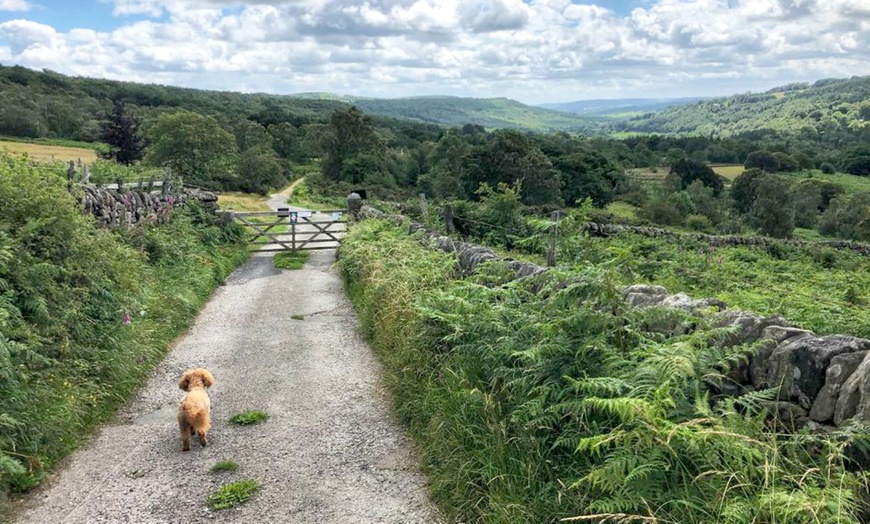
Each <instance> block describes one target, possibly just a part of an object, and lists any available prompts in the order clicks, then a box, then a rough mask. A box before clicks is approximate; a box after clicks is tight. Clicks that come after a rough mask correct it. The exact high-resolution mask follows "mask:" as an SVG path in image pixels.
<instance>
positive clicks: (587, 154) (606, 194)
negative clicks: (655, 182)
mask: <svg viewBox="0 0 870 524" xmlns="http://www.w3.org/2000/svg"><path fill="white" fill-rule="evenodd" d="M555 165H556V168H557V169H558V170H559V172H560V173H561V178H562V199H563V200H564V201H565V203H566V204H567V205H569V206H570V205H573V204H574V203H576V202H579V201H583V200H585V199H587V198H591V199H592V203H593V204H594V205H596V206H599V207H604V206H606V205H607V204H609V203H610V202H612V201H613V197H614V195H615V194H616V189H617V186H618V184H619V182H621V181H622V180H623V179H624V178H625V177H624V175H623V173H622V171H621V170H620V169H619V166H617V165H616V164H614V163H613V162H611V161H610V160H609V159H608V158H607V157H605V156H604V155H602V154H601V153H599V152H597V151H581V152H577V153H573V154H570V155H567V156H564V157H561V158H559V159H557V160H556V162H555Z"/></svg>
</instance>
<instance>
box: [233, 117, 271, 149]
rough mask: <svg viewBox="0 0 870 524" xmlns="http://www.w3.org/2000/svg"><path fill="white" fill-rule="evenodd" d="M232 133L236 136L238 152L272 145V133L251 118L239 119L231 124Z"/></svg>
mask: <svg viewBox="0 0 870 524" xmlns="http://www.w3.org/2000/svg"><path fill="white" fill-rule="evenodd" d="M233 134H234V135H235V136H236V147H238V149H239V152H244V151H247V150H248V149H251V148H262V147H272V142H273V140H272V135H270V134H269V133H267V132H266V128H265V127H263V126H261V125H260V124H258V123H257V122H254V121H253V120H239V121H238V122H236V123H235V125H233Z"/></svg>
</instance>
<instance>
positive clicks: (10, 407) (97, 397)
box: [0, 155, 247, 493]
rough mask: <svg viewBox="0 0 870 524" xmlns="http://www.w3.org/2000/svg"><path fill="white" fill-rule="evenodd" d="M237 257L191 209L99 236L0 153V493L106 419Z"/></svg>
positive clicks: (222, 234) (46, 176)
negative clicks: (156, 222)
mask: <svg viewBox="0 0 870 524" xmlns="http://www.w3.org/2000/svg"><path fill="white" fill-rule="evenodd" d="M246 257H247V253H246V248H245V246H244V245H243V244H242V243H240V236H239V235H238V233H237V232H236V231H235V230H234V229H233V228H222V227H219V226H218V225H217V224H216V222H215V221H214V220H213V218H212V215H211V214H210V213H208V212H207V211H205V210H203V209H202V208H201V207H199V206H197V205H195V204H190V205H188V206H187V207H186V208H184V209H183V210H177V211H175V212H174V215H173V216H172V217H171V218H169V219H166V220H163V221H162V222H160V223H158V224H154V225H151V226H141V227H135V228H133V229H130V230H127V231H110V230H105V229H99V228H98V227H97V226H96V223H95V221H94V220H93V218H92V217H90V216H87V215H86V214H85V213H84V211H83V209H82V207H81V204H80V202H79V201H78V200H77V198H76V196H75V195H71V194H70V193H69V192H68V191H67V188H66V181H65V180H64V179H63V177H62V176H61V175H59V174H56V173H54V172H53V171H52V170H47V169H45V168H44V167H39V166H35V165H32V164H30V163H29V162H27V161H25V160H21V159H16V158H13V157H10V156H8V155H2V156H0V493H5V492H7V491H9V490H12V491H22V490H26V489H28V488H31V487H33V486H35V485H36V484H38V483H39V482H40V481H41V480H42V478H43V477H44V474H45V472H46V470H48V469H50V468H51V467H52V466H53V465H55V464H56V463H57V462H58V460H60V459H61V458H62V457H64V456H65V455H67V454H68V453H70V452H71V451H72V450H73V449H74V448H75V447H76V446H77V445H78V444H80V443H81V442H82V440H83V439H85V438H86V437H87V436H88V434H89V432H90V430H91V429H92V428H93V427H94V426H95V425H96V424H97V423H99V422H101V421H103V420H105V419H107V418H108V417H109V416H110V415H111V414H112V413H113V411H114V409H115V408H116V407H117V406H118V405H119V404H120V403H121V402H122V401H123V400H124V399H125V398H127V396H128V395H129V394H130V393H131V392H132V391H133V390H134V389H135V388H136V387H137V386H138V385H139V384H141V383H142V381H143V379H144V378H145V377H146V376H147V374H148V372H149V370H150V369H151V367H152V365H153V364H155V363H156V362H157V361H158V360H159V359H160V358H161V357H162V356H163V354H164V353H165V351H166V350H167V348H168V346H169V343H170V342H171V341H172V340H173V339H174V338H175V337H176V336H178V335H179V334H180V333H181V332H182V331H183V330H184V329H185V328H186V327H188V326H189V324H190V322H191V321H192V319H193V318H194V316H195V315H196V313H197V311H198V310H199V307H200V306H201V305H202V303H203V302H204V301H205V300H206V299H207V298H208V296H209V295H210V294H211V292H212V290H213V289H214V288H215V287H216V286H217V285H219V284H220V283H221V282H222V281H223V279H224V278H225V277H226V276H227V275H228V274H229V273H230V272H231V271H232V270H233V269H234V268H235V267H236V266H237V265H238V264H240V263H241V262H243V261H244V260H245V259H246Z"/></svg>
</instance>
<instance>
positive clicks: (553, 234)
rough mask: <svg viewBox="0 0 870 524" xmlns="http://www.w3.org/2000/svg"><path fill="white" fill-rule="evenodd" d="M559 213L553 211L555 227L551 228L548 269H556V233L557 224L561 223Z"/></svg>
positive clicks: (552, 217)
mask: <svg viewBox="0 0 870 524" xmlns="http://www.w3.org/2000/svg"><path fill="white" fill-rule="evenodd" d="M560 215H561V213H560V212H559V211H553V213H552V214H551V215H550V218H551V219H552V220H553V225H551V226H550V242H549V245H548V246H547V267H556V233H557V226H556V225H557V223H558V222H559V216H560Z"/></svg>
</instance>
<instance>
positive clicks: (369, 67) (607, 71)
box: [0, 0, 870, 102]
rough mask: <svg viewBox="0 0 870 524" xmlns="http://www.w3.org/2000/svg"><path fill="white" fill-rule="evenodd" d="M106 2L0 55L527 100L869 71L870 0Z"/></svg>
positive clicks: (368, 90)
mask: <svg viewBox="0 0 870 524" xmlns="http://www.w3.org/2000/svg"><path fill="white" fill-rule="evenodd" d="M9 1H10V0H0V5H4V4H3V3H2V2H7V3H8V2H9ZM100 1H104V2H107V3H110V4H111V5H112V6H113V10H114V12H115V14H116V15H117V16H118V18H117V23H118V24H119V27H118V28H117V29H115V30H114V31H110V32H100V31H95V30H93V29H88V28H81V29H75V30H71V31H69V32H66V33H62V32H58V31H56V30H55V29H54V28H52V27H50V26H47V25H43V24H39V23H36V22H33V21H28V20H12V21H9V22H5V23H2V24H0V60H2V61H3V62H4V63H10V62H12V63H20V64H23V65H27V66H30V67H36V68H43V67H47V68H50V69H53V70H57V71H61V72H66V73H70V74H77V75H93V76H102V77H110V78H123V79H130V80H145V81H149V82H163V83H170V84H178V85H190V86H194V87H203V88H219V89H240V90H246V91H270V92H297V91H306V90H317V91H336V92H342V93H353V94H359V95H373V96H411V95H422V94H438V93H442V94H459V95H469V96H510V97H514V98H519V99H521V100H524V101H528V102H539V101H549V100H565V99H573V98H586V97H614V96H623V95H624V96H645V95H658V96H662V95H666V96H677V95H688V94H712V93H722V94H724V93H727V92H734V91H746V90H749V89H755V88H764V87H770V86H772V85H776V84H781V83H786V82H790V81H794V80H812V79H814V78H820V77H831V76H851V75H855V74H859V75H860V74H870V37H868V35H870V8H868V4H867V1H866V0H653V1H644V2H643V3H642V4H640V5H643V7H639V8H636V9H634V10H633V11H632V12H631V13H629V14H628V15H624V16H623V15H620V14H618V13H617V12H616V11H614V10H612V9H609V8H607V2H604V1H597V2H596V3H592V2H590V3H587V4H584V3H573V2H571V1H570V0H530V1H528V2H524V1H522V0H287V1H274V0H273V1H269V0H261V1H247V2H242V1H240V0H100ZM133 14H135V15H146V16H150V17H153V18H150V19H149V20H148V21H141V20H140V21H137V22H131V21H129V19H127V18H126V15H133Z"/></svg>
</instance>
